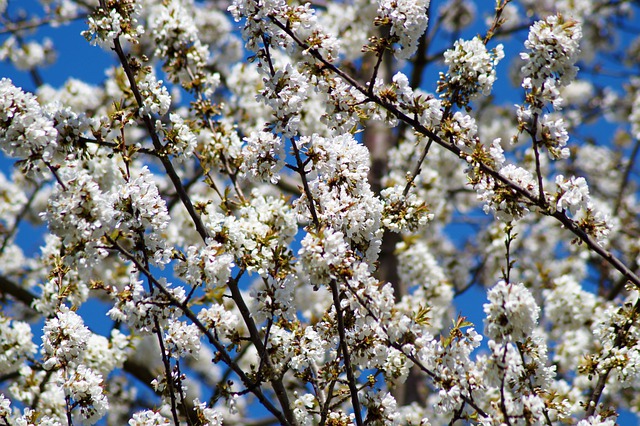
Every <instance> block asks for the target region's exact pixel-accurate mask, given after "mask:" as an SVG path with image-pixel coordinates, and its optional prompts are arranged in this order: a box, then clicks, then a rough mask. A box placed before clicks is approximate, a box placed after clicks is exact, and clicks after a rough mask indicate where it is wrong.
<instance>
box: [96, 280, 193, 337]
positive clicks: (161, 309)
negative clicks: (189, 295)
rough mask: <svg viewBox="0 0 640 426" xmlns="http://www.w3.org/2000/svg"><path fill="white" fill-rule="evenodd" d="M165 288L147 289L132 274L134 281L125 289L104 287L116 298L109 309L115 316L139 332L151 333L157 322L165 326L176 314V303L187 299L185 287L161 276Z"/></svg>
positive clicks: (117, 319)
mask: <svg viewBox="0 0 640 426" xmlns="http://www.w3.org/2000/svg"><path fill="white" fill-rule="evenodd" d="M159 284H160V285H162V286H163V288H164V291H160V290H156V291H155V292H153V293H152V292H148V291H145V289H144V287H143V285H142V281H140V280H137V279H135V277H131V283H130V284H129V285H127V286H125V287H124V288H122V289H117V288H113V287H106V286H105V290H106V291H107V292H108V293H109V294H111V296H112V297H113V298H114V299H115V303H114V305H113V307H112V308H111V309H110V310H109V312H107V315H109V316H110V317H111V318H112V319H113V320H115V321H122V322H124V323H126V324H128V325H129V326H130V327H131V328H133V329H135V330H138V331H139V332H140V333H143V334H148V333H152V332H153V331H154V330H156V329H157V327H158V326H160V327H166V324H167V322H168V321H169V319H172V318H175V317H174V315H175V314H176V312H175V311H176V308H175V306H174V304H175V303H176V302H177V303H183V302H184V300H185V299H186V295H185V291H184V288H182V287H170V286H169V285H168V283H167V282H166V279H164V278H162V279H160V280H159Z"/></svg>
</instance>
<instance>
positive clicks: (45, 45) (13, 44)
mask: <svg viewBox="0 0 640 426" xmlns="http://www.w3.org/2000/svg"><path fill="white" fill-rule="evenodd" d="M55 60H56V54H55V49H54V46H53V42H52V41H51V39H49V38H45V39H44V40H43V41H42V43H38V42H37V41H33V40H32V41H29V42H27V43H19V42H18V40H17V39H16V38H15V37H14V36H12V37H9V38H8V39H6V40H5V41H4V43H2V45H0V61H9V62H11V63H12V64H13V65H14V66H15V67H16V68H17V69H19V70H25V71H26V70H32V69H34V68H37V67H41V66H46V65H49V64H51V63H53V62H55Z"/></svg>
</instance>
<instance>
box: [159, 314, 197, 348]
mask: <svg viewBox="0 0 640 426" xmlns="http://www.w3.org/2000/svg"><path fill="white" fill-rule="evenodd" d="M164 340H165V345H166V350H167V353H168V354H169V356H172V357H174V358H184V357H185V356H187V355H194V356H197V355H198V352H199V351H200V331H199V330H198V326H196V325H195V324H189V323H186V322H184V321H178V320H175V319H170V320H169V321H168V322H167V327H166V328H165V337H164Z"/></svg>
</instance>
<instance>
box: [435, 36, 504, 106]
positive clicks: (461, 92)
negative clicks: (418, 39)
mask: <svg viewBox="0 0 640 426" xmlns="http://www.w3.org/2000/svg"><path fill="white" fill-rule="evenodd" d="M502 58H504V49H503V46H502V45H501V44H499V45H498V46H496V47H495V48H494V49H492V50H491V52H489V51H488V50H487V46H486V45H485V43H484V42H483V41H482V40H481V39H480V37H474V38H472V39H471V40H458V41H456V42H455V43H454V45H453V48H452V49H449V50H447V51H446V52H445V53H444V63H445V64H446V65H447V66H448V67H449V70H448V71H447V74H446V75H445V74H443V73H440V81H439V82H438V91H439V92H442V95H441V96H442V97H444V98H445V99H448V100H449V102H450V103H456V104H458V105H467V104H468V103H469V101H470V100H473V99H475V98H477V97H478V96H480V95H482V96H488V95H489V94H490V93H491V89H492V88H493V83H494V82H495V80H496V70H495V67H496V65H498V62H500V60H501V59H502Z"/></svg>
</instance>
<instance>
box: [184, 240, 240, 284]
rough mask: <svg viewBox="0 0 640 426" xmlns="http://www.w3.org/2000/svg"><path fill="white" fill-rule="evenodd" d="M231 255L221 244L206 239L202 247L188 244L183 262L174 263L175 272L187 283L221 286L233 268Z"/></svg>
mask: <svg viewBox="0 0 640 426" xmlns="http://www.w3.org/2000/svg"><path fill="white" fill-rule="evenodd" d="M233 266H234V263H233V255H232V254H231V253H226V252H225V249H224V247H223V245H222V244H221V243H219V242H217V241H215V240H214V239H211V238H210V239H208V240H207V245H206V246H205V247H203V248H200V247H198V246H189V247H187V249H186V259H185V261H184V262H180V263H177V264H176V265H175V272H176V274H177V275H178V276H179V277H180V278H182V279H183V280H184V281H185V282H187V283H188V284H189V285H191V286H194V287H198V286H200V285H202V284H204V285H205V286H206V287H208V288H221V287H224V285H225V284H226V283H227V280H228V279H229V277H230V276H231V268H233Z"/></svg>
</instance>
